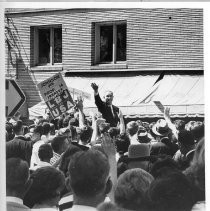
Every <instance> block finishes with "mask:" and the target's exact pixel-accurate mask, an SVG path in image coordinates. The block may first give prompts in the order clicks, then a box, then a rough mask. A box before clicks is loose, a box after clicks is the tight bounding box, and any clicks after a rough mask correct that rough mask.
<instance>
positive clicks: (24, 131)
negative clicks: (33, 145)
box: [23, 125, 29, 135]
mask: <svg viewBox="0 0 210 211" xmlns="http://www.w3.org/2000/svg"><path fill="white" fill-rule="evenodd" d="M27 133H29V128H28V126H26V125H24V126H23V134H24V135H25V134H27Z"/></svg>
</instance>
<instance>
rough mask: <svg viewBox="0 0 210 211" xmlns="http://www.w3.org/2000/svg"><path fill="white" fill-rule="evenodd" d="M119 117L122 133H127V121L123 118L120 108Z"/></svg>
mask: <svg viewBox="0 0 210 211" xmlns="http://www.w3.org/2000/svg"><path fill="white" fill-rule="evenodd" d="M118 117H119V119H120V134H123V133H125V122H124V119H123V114H122V111H121V110H120V109H119V114H118Z"/></svg>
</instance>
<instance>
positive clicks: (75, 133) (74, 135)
mask: <svg viewBox="0 0 210 211" xmlns="http://www.w3.org/2000/svg"><path fill="white" fill-rule="evenodd" d="M69 129H70V131H71V137H72V140H75V139H76V138H77V130H76V127H75V126H72V125H70V126H69Z"/></svg>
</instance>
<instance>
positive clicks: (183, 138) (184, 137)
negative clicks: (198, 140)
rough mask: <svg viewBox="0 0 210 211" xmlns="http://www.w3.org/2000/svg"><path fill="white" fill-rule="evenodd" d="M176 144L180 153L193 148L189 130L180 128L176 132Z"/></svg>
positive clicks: (193, 142) (193, 144) (192, 139)
mask: <svg viewBox="0 0 210 211" xmlns="http://www.w3.org/2000/svg"><path fill="white" fill-rule="evenodd" d="M178 145H179V148H180V151H181V153H182V154H186V153H187V152H188V151H190V150H192V149H194V148H195V141H194V137H193V135H192V132H191V131H187V130H181V131H180V132H179V133H178Z"/></svg>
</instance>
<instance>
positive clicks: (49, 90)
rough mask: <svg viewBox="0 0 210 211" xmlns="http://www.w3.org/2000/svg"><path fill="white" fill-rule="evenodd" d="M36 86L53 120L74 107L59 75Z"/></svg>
mask: <svg viewBox="0 0 210 211" xmlns="http://www.w3.org/2000/svg"><path fill="white" fill-rule="evenodd" d="M37 86H38V88H39V91H40V92H41V95H42V97H43V98H44V101H45V103H46V104H47V107H48V108H49V110H50V113H51V114H52V116H53V118H56V117H59V116H60V115H61V114H62V113H65V112H66V111H68V110H69V109H70V108H72V107H73V106H74V102H73V100H72V97H71V95H70V93H69V91H68V88H67V86H66V83H65V81H64V80H63V77H62V75H61V74H60V73H57V74H55V75H54V76H52V77H50V78H48V79H46V80H44V81H42V82H41V83H39V84H38V85H37Z"/></svg>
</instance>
